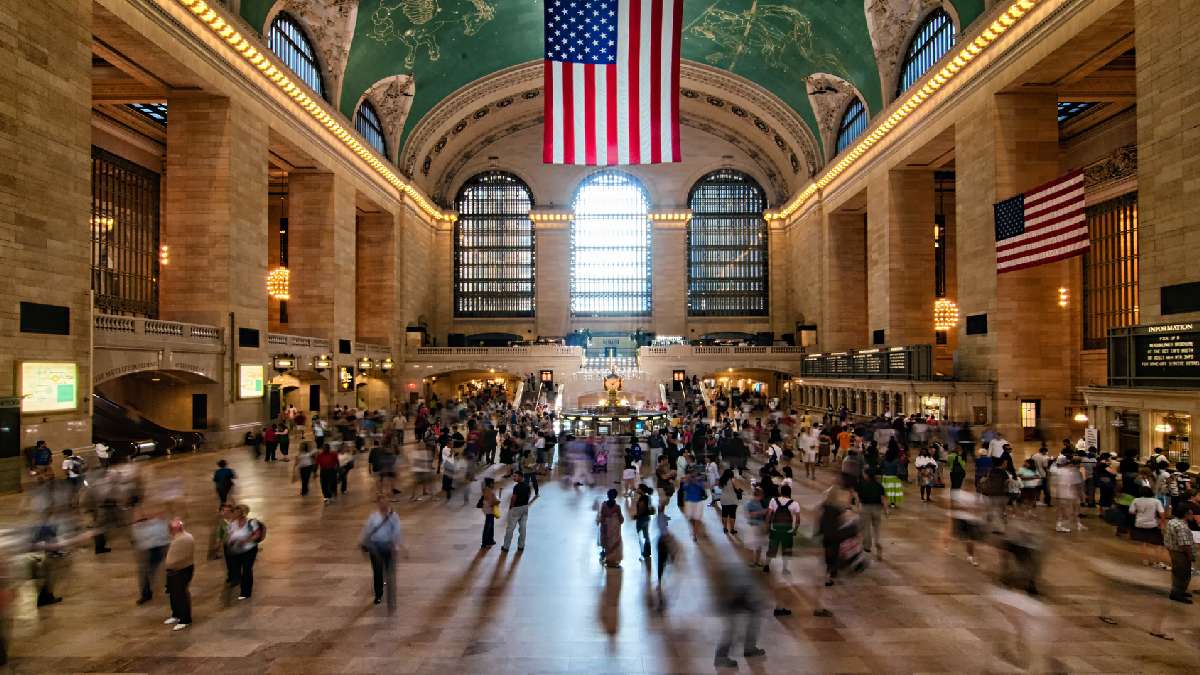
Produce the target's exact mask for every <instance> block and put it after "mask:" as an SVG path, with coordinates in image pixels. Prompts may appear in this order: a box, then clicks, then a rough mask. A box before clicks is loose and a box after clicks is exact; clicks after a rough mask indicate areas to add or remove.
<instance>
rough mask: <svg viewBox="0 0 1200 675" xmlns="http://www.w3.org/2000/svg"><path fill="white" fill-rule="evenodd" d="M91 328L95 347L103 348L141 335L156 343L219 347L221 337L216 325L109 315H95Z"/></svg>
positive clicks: (220, 331)
mask: <svg viewBox="0 0 1200 675" xmlns="http://www.w3.org/2000/svg"><path fill="white" fill-rule="evenodd" d="M94 326H95V331H96V344H97V346H105V345H106V344H107V343H108V342H111V341H113V340H127V339H128V338H129V337H130V336H145V337H146V338H148V339H150V340H154V341H156V342H157V341H159V340H160V339H163V338H165V339H168V340H173V341H175V342H180V341H182V342H187V343H192V344H197V345H207V346H220V345H221V344H222V335H223V331H222V330H221V329H220V328H218V327H216V326H205V325H201V324H194V323H182V322H179V321H161V320H159V319H143V318H140V317H133V316H114V315H111V314H97V315H95V321H94Z"/></svg>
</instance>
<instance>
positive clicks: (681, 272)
mask: <svg viewBox="0 0 1200 675" xmlns="http://www.w3.org/2000/svg"><path fill="white" fill-rule="evenodd" d="M650 252H651V256H652V262H651V274H652V275H653V285H652V287H651V288H652V291H653V302H652V311H653V313H654V321H653V324H652V325H653V329H652V330H654V331H655V332H656V333H658V334H660V335H683V336H686V335H687V334H688V328H689V321H688V315H687V309H688V297H687V296H688V289H687V284H688V242H687V223H686V222H685V221H655V222H654V228H653V231H652V232H651V239H650ZM566 274H567V277H568V278H570V271H569V270H568V271H567V272H566Z"/></svg>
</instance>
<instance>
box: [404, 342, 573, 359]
mask: <svg viewBox="0 0 1200 675" xmlns="http://www.w3.org/2000/svg"><path fill="white" fill-rule="evenodd" d="M412 356H413V358H415V359H416V360H420V361H424V360H438V359H440V358H448V359H461V358H463V357H469V356H488V357H492V358H502V359H503V358H541V357H556V358H561V357H564V356H576V357H579V358H581V359H582V358H583V348H582V347H566V346H563V345H525V346H519V347H418V348H417V349H416V353H415V354H412Z"/></svg>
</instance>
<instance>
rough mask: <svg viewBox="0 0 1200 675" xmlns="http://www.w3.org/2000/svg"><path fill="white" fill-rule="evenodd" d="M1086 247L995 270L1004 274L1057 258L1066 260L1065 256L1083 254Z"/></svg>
mask: <svg viewBox="0 0 1200 675" xmlns="http://www.w3.org/2000/svg"><path fill="white" fill-rule="evenodd" d="M1088 248H1089V247H1087V246H1084V247H1083V248H1080V249H1078V250H1075V251H1065V252H1064V253H1063V254H1062V255H1056V256H1053V257H1050V258H1041V259H1040V260H1030V261H1029V262H1026V263H1021V264H1020V265H1013V266H1012V267H1003V268H1000V269H997V270H996V272H997V273H998V274H1004V273H1005V272H1016V271H1017V270H1023V269H1028V268H1030V267H1037V266H1038V265H1045V264H1047V263H1052V262H1058V261H1059V260H1066V259H1067V258H1074V257H1075V256H1077V255H1083V253H1084V252H1085V251H1087V250H1088Z"/></svg>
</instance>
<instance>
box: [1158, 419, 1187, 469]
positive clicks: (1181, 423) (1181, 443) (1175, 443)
mask: <svg viewBox="0 0 1200 675" xmlns="http://www.w3.org/2000/svg"><path fill="white" fill-rule="evenodd" d="M1153 419H1154V426H1153V427H1151V436H1150V438H1151V439H1152V443H1151V445H1152V447H1155V448H1162V449H1163V452H1164V453H1165V454H1166V456H1167V458H1168V459H1170V460H1171V463H1172V464H1174V463H1176V462H1188V463H1189V464H1190V463H1191V461H1192V460H1191V432H1192V416H1191V415H1189V414H1187V413H1178V412H1165V411H1155V412H1154V413H1153Z"/></svg>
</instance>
